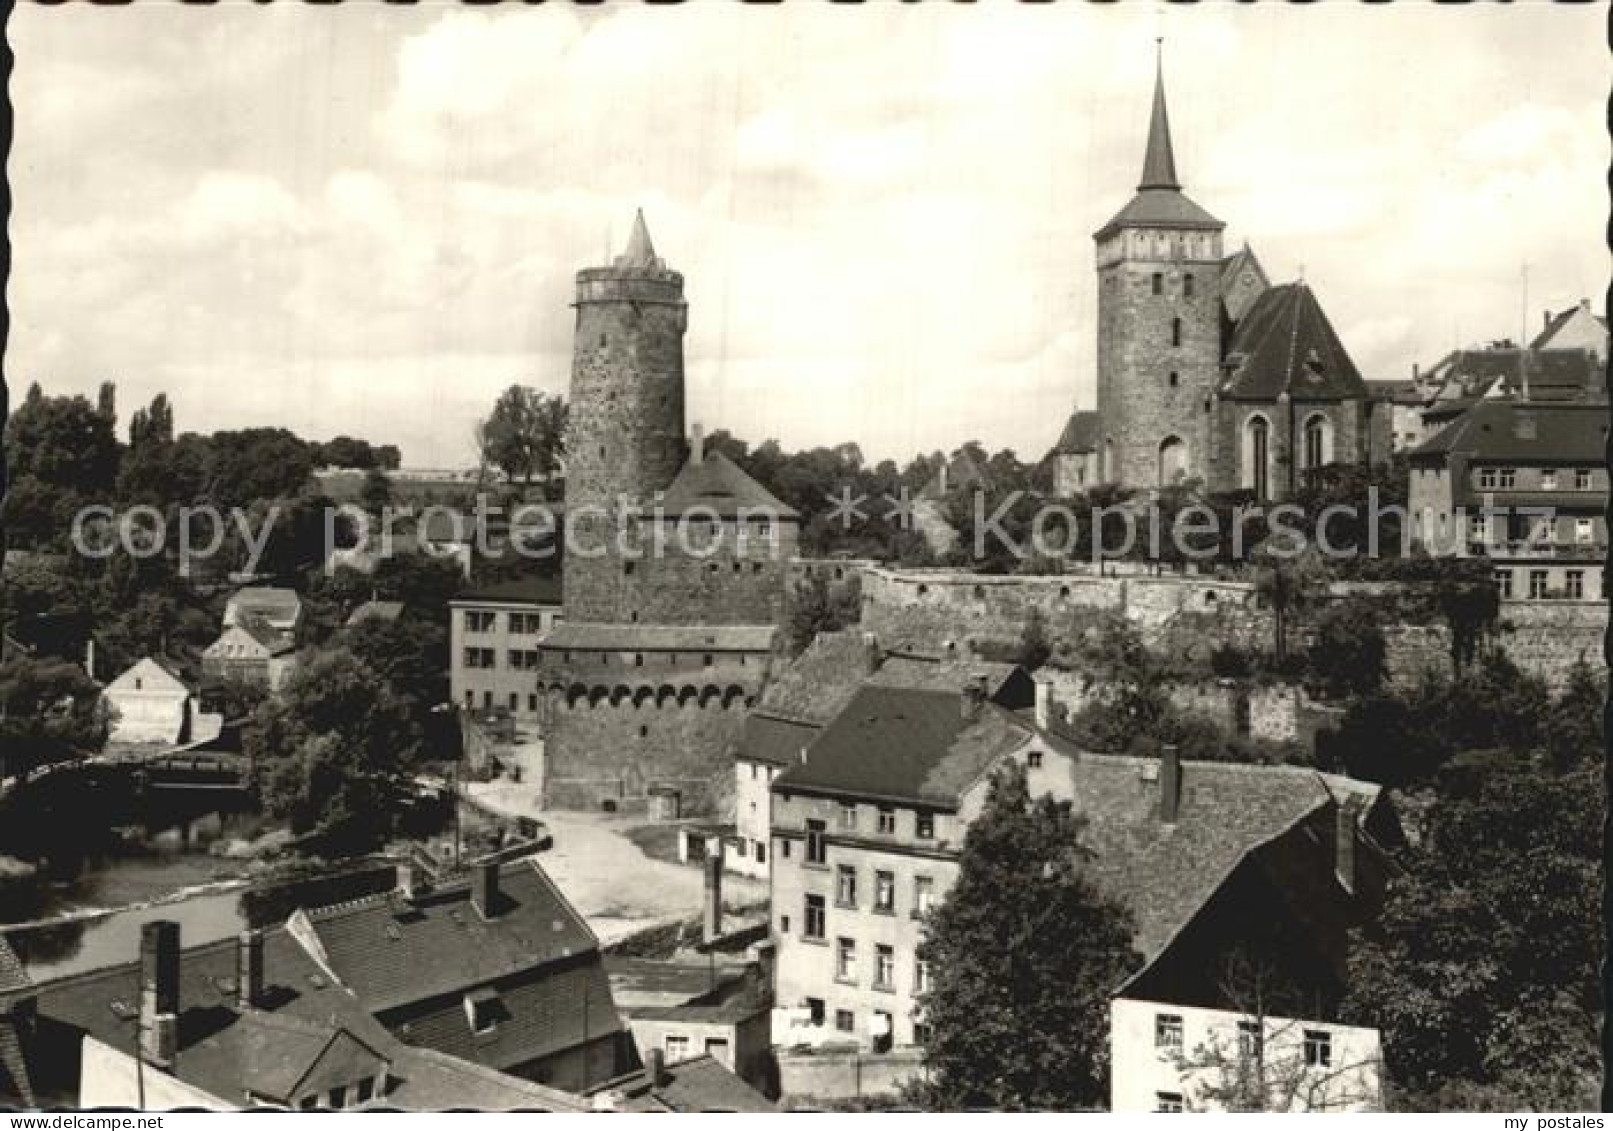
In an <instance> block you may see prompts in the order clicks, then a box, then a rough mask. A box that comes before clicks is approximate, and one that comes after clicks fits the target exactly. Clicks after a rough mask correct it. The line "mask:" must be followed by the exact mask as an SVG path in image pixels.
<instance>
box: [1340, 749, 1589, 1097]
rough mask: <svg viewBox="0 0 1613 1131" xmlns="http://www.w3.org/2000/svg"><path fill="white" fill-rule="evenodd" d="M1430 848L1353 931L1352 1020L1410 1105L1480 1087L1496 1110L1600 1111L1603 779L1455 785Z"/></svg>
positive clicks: (1514, 777) (1432, 828) (1460, 780)
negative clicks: (1374, 920)
mask: <svg viewBox="0 0 1613 1131" xmlns="http://www.w3.org/2000/svg"><path fill="white" fill-rule="evenodd" d="M1440 794H1441V795H1440V797H1439V799H1438V800H1437V801H1436V802H1435V804H1434V806H1433V808H1432V810H1431V811H1430V813H1429V818H1428V826H1427V827H1428V831H1427V833H1426V835H1425V836H1424V838H1423V840H1422V844H1421V846H1420V847H1419V848H1418V849H1417V850H1415V851H1413V852H1410V853H1409V854H1408V856H1407V858H1406V859H1405V861H1404V863H1405V865H1406V871H1405V874H1404V875H1402V876H1400V877H1398V878H1395V879H1393V880H1391V881H1390V884H1389V890H1388V895H1387V900H1386V903H1385V907H1384V912H1383V915H1382V918H1381V921H1380V922H1379V924H1378V925H1377V926H1376V928H1373V929H1362V930H1360V931H1358V932H1357V933H1356V938H1355V943H1354V945H1353V946H1352V948H1351V957H1350V976H1349V991H1348V994H1347V997H1346V1000H1345V1012H1346V1019H1347V1020H1350V1019H1354V1020H1357V1021H1359V1022H1361V1023H1366V1024H1372V1025H1376V1026H1378V1027H1379V1028H1380V1029H1381V1030H1382V1032H1383V1038H1384V1056H1385V1060H1386V1062H1387V1066H1388V1069H1389V1072H1390V1074H1391V1077H1392V1079H1393V1080H1394V1082H1395V1083H1396V1084H1397V1085H1398V1087H1399V1088H1401V1089H1403V1090H1404V1091H1405V1092H1406V1093H1407V1099H1406V1102H1407V1103H1408V1104H1409V1105H1410V1106H1413V1107H1421V1106H1436V1105H1439V1104H1442V1103H1443V1102H1445V1100H1446V1099H1448V1098H1449V1097H1451V1096H1452V1094H1453V1089H1454V1090H1456V1091H1460V1090H1464V1089H1480V1090H1483V1091H1485V1092H1486V1094H1487V1096H1488V1101H1487V1102H1489V1103H1493V1104H1495V1105H1496V1107H1498V1108H1499V1109H1500V1110H1513V1111H1517V1110H1535V1111H1552V1110H1564V1109H1575V1108H1578V1107H1580V1106H1582V1105H1586V1104H1587V1103H1594V1102H1595V1082H1596V1080H1597V1076H1598V1072H1599V1037H1598V1023H1597V1021H1596V1020H1595V1019H1596V1017H1597V1015H1598V1013H1599V1010H1600V997H1601V978H1600V964H1601V961H1602V949H1603V948H1602V942H1603V940H1602V926H1601V921H1602V920H1601V909H1602V874H1601V864H1602V861H1601V858H1600V857H1601V851H1600V840H1601V824H1602V817H1603V793H1602V788H1601V780H1600V769H1599V768H1584V769H1579V770H1575V771H1574V772H1572V773H1569V774H1564V775H1560V776H1558V775H1551V774H1545V773H1542V772H1541V771H1540V770H1539V769H1538V768H1537V767H1536V766H1534V765H1531V764H1530V763H1529V762H1528V761H1527V760H1525V759H1523V758H1521V757H1519V756H1516V755H1512V756H1510V757H1507V758H1497V759H1492V760H1491V761H1490V762H1489V764H1488V765H1487V766H1486V768H1485V771H1484V772H1483V773H1476V774H1450V773H1448V774H1447V775H1445V777H1444V779H1443V780H1442V782H1441V790H1440Z"/></svg>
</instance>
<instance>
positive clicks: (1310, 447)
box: [1304, 412, 1333, 471]
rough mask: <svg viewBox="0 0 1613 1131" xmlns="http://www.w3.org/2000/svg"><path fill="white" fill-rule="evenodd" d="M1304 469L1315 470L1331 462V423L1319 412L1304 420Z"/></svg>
mask: <svg viewBox="0 0 1613 1131" xmlns="http://www.w3.org/2000/svg"><path fill="white" fill-rule="evenodd" d="M1304 437H1305V439H1304V444H1305V447H1304V452H1305V464H1304V467H1305V470H1306V471H1315V470H1316V469H1317V468H1319V467H1323V466H1325V465H1327V464H1329V463H1331V462H1333V425H1332V423H1331V422H1330V421H1329V420H1328V419H1327V417H1325V416H1323V415H1322V414H1321V413H1319V412H1318V413H1314V414H1313V415H1311V416H1310V417H1308V418H1306V420H1305V432H1304Z"/></svg>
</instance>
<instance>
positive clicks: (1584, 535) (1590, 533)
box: [1574, 518, 1596, 546]
mask: <svg viewBox="0 0 1613 1131" xmlns="http://www.w3.org/2000/svg"><path fill="white" fill-rule="evenodd" d="M1595 538H1596V523H1595V522H1593V521H1592V520H1591V519H1588V518H1576V519H1575V520H1574V541H1576V542H1578V543H1579V544H1580V545H1582V546H1583V545H1586V544H1587V543H1589V542H1591V541H1593V540H1595Z"/></svg>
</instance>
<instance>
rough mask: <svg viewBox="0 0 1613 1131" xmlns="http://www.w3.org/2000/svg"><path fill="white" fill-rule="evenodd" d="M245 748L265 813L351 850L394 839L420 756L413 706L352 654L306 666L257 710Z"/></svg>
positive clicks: (325, 656) (324, 843)
mask: <svg viewBox="0 0 1613 1131" xmlns="http://www.w3.org/2000/svg"><path fill="white" fill-rule="evenodd" d="M245 743H246V751H247V753H248V755H249V756H250V757H251V758H252V760H253V765H254V766H255V767H256V772H257V774H258V781H259V787H260V789H261V791H262V797H263V805H264V808H265V809H266V810H267V811H268V812H269V813H270V814H272V815H274V816H276V817H281V818H284V819H286V820H288V821H289V822H290V824H291V829H292V831H293V832H296V833H304V834H311V835H312V837H313V839H314V842H315V843H316V844H317V845H318V846H319V847H321V848H323V849H327V850H331V851H337V852H345V853H358V852H364V851H367V850H369V849H372V848H374V847H376V846H377V845H379V844H381V843H382V842H383V841H385V840H386V838H387V837H388V836H389V835H390V834H391V832H392V830H393V827H394V824H393V822H394V821H395V819H396V815H397V813H398V811H399V809H400V806H401V805H402V804H403V802H404V801H405V800H406V799H407V798H408V797H409V795H410V793H411V788H410V774H411V772H412V771H413V769H414V767H415V766H416V764H417V763H418V762H419V759H420V755H421V750H420V732H419V730H418V728H417V727H416V725H415V722H414V719H413V718H412V717H411V713H410V710H409V706H408V704H407V703H405V702H404V701H403V699H402V698H401V697H399V696H398V695H397V693H396V692H394V691H393V690H392V688H391V687H390V686H389V685H388V684H387V682H386V681H385V680H384V679H383V678H382V677H381V676H379V675H378V674H376V672H375V671H374V670H372V669H371V668H370V667H368V666H367V665H365V664H364V663H363V662H362V661H360V660H359V659H358V657H356V656H355V655H354V654H353V653H352V652H350V651H348V650H346V649H333V650H330V651H327V652H319V653H315V654H314V656H313V658H312V659H310V660H308V661H306V662H304V663H302V664H300V665H299V666H298V667H297V668H296V669H295V671H293V673H292V674H291V676H290V678H289V679H288V680H287V681H286V685H285V687H284V688H283V689H282V693H281V695H280V696H279V698H277V699H271V700H268V701H266V702H264V703H263V704H262V705H261V706H260V707H259V708H258V709H257V712H256V713H255V714H254V715H253V718H252V722H251V724H250V725H249V726H248V728H247V731H246V735H245Z"/></svg>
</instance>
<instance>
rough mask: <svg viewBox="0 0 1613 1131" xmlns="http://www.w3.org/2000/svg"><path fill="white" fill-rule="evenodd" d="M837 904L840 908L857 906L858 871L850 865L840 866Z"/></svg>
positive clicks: (836, 884)
mask: <svg viewBox="0 0 1613 1131" xmlns="http://www.w3.org/2000/svg"><path fill="white" fill-rule="evenodd" d="M835 903H836V904H837V905H838V906H840V907H856V906H857V869H855V868H853V867H852V866H851V865H850V864H842V865H840V869H839V872H838V874H837V877H836V882H835Z"/></svg>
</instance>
